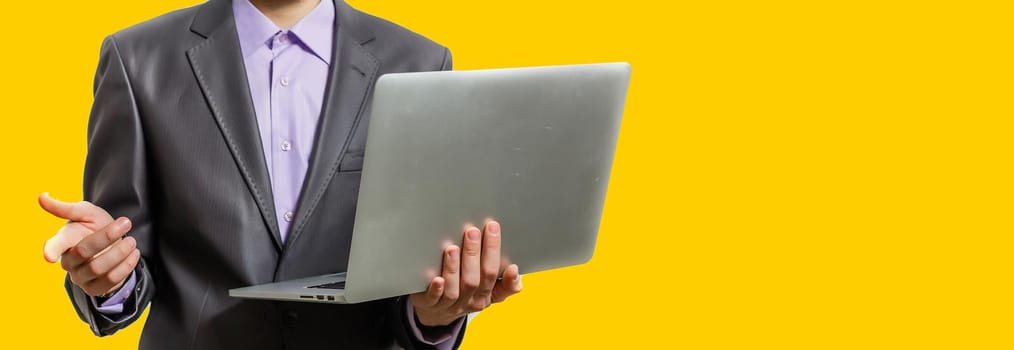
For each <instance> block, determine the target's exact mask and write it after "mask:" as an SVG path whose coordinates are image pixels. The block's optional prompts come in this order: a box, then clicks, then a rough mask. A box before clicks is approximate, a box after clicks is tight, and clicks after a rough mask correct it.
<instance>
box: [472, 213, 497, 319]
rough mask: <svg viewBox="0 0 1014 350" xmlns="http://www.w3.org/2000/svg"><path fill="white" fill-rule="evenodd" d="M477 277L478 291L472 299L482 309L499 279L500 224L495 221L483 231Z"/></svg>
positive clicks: (488, 223) (488, 224) (487, 224)
mask: <svg viewBox="0 0 1014 350" xmlns="http://www.w3.org/2000/svg"><path fill="white" fill-rule="evenodd" d="M479 277H480V281H479V289H478V290H476V291H475V295H474V296H473V297H472V298H473V299H474V300H473V302H479V301H480V300H481V302H482V304H483V305H482V307H485V306H486V305H485V304H486V303H487V302H488V300H489V297H490V293H491V292H492V291H493V286H494V285H495V284H496V279H497V277H500V223H498V222H496V221H490V222H487V223H486V227H485V228H484V229H483V233H482V256H481V258H480V275H479ZM474 306H478V305H474Z"/></svg>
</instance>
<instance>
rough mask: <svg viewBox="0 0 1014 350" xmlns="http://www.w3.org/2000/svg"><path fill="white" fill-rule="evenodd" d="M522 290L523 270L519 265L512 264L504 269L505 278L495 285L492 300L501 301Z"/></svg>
mask: <svg viewBox="0 0 1014 350" xmlns="http://www.w3.org/2000/svg"><path fill="white" fill-rule="evenodd" d="M520 292H521V271H520V270H518V265H515V264H511V265H510V266H507V268H506V269H504V271H503V279H501V280H500V281H499V282H497V284H496V286H495V287H493V295H492V301H493V302H494V303H499V302H501V301H504V300H506V299H507V297H509V296H511V295H514V294H517V293H520Z"/></svg>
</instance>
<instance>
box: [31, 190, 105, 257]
mask: <svg viewBox="0 0 1014 350" xmlns="http://www.w3.org/2000/svg"><path fill="white" fill-rule="evenodd" d="M39 206H40V207H42V209H44V210H45V211H46V212H48V213H50V214H53V215H54V216H56V217H59V218H61V219H65V220H68V221H69V222H68V223H67V224H66V225H64V227H63V228H62V229H60V231H57V233H56V235H53V237H51V238H50V239H49V240H47V241H46V244H45V245H44V246H43V248H42V256H43V257H44V258H45V259H46V261H48V262H51V263H52V262H56V261H57V260H58V259H59V257H60V255H61V254H63V253H64V252H66V251H67V249H70V247H73V246H74V245H76V244H77V243H78V242H79V241H80V240H81V239H82V238H84V236H87V235H88V234H89V233H91V232H92V231H93V230H95V229H96V228H97V227H100V226H105V225H106V223H108V222H111V221H113V218H112V217H110V216H109V213H107V212H106V211H105V210H103V209H102V208H99V207H97V206H95V205H94V204H91V203H89V202H77V203H68V202H64V201H60V200H57V199H54V198H52V197H50V196H49V194H48V193H43V194H41V195H39Z"/></svg>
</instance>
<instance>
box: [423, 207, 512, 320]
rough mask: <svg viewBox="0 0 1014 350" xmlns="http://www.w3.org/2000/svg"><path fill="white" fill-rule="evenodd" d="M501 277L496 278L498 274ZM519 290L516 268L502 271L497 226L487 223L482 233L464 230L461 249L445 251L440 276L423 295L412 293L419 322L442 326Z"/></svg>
mask: <svg viewBox="0 0 1014 350" xmlns="http://www.w3.org/2000/svg"><path fill="white" fill-rule="evenodd" d="M501 271H502V272H503V278H502V279H498V277H499V276H500V272H501ZM520 291H521V274H520V272H519V271H518V265H516V264H511V265H509V266H507V267H505V268H503V269H502V270H501V266H500V223H498V222H496V221H489V222H487V223H486V225H485V227H484V228H483V230H482V232H479V229H478V228H476V227H475V226H470V227H468V228H466V229H465V233H464V235H463V237H462V239H461V247H460V248H459V247H458V246H457V245H450V246H448V247H447V248H444V253H443V267H442V271H441V274H440V276H437V277H434V278H433V280H432V281H430V284H429V287H428V289H427V290H426V291H424V292H419V293H416V294H412V295H411V296H410V297H409V300H410V301H411V302H412V306H413V307H415V314H416V317H418V318H419V323H422V324H423V325H425V326H431V327H432V326H444V325H448V324H450V323H452V322H454V321H455V320H457V319H458V318H461V317H462V316H464V315H466V314H468V313H470V312H477V311H482V310H483V309H485V308H487V307H489V306H490V304H492V303H498V302H501V301H504V300H505V299H507V297H509V296H511V295H514V294H517V293H518V292H520Z"/></svg>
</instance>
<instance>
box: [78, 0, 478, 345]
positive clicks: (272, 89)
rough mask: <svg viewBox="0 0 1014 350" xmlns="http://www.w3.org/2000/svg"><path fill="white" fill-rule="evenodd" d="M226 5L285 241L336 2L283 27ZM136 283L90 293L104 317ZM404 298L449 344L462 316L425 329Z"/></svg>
mask: <svg viewBox="0 0 1014 350" xmlns="http://www.w3.org/2000/svg"><path fill="white" fill-rule="evenodd" d="M232 11H233V17H234V18H235V21H236V32H237V33H238V35H239V45H240V50H242V54H243V63H244V64H245V66H246V75H247V82H248V83H249V86H250V97H251V98H252V100H253V105H254V112H255V113H256V114H257V125H258V129H259V131H260V137H261V147H262V149H263V150H264V158H265V160H266V161H267V165H268V175H269V177H270V179H271V190H272V193H273V194H274V203H275V217H276V218H277V219H278V229H279V232H280V233H281V235H282V241H284V240H285V238H286V235H287V233H288V231H289V226H290V224H291V223H292V220H293V218H295V210H296V209H295V208H296V203H297V202H298V201H299V193H300V190H301V189H302V187H303V178H304V177H305V175H306V170H307V169H308V168H309V165H310V163H309V160H310V154H311V151H313V138H314V135H315V134H316V131H317V130H316V129H317V120H318V119H319V118H320V110H321V106H322V105H323V102H324V88H325V86H326V85H327V76H328V67H329V66H330V64H331V52H332V50H331V49H332V45H334V40H333V39H334V38H333V36H334V32H333V28H334V21H335V9H334V3H332V2H331V1H321V2H320V3H319V4H318V5H317V7H316V8H314V9H313V11H311V12H310V13H309V14H307V15H306V16H305V17H303V18H302V19H301V20H300V21H299V22H298V23H296V24H295V25H294V26H292V28H289V29H288V30H283V29H280V28H278V26H276V25H275V24H274V23H273V22H271V20H270V19H268V18H267V17H266V16H264V14H263V13H261V12H260V10H258V9H257V8H256V7H254V5H253V4H251V3H250V1H249V0H236V1H233V2H232ZM135 284H136V280H135V276H134V275H133V274H131V276H130V278H129V279H128V280H127V282H126V283H124V285H123V287H122V288H120V290H119V291H117V292H116V293H114V294H113V295H112V296H110V297H109V299H107V300H105V301H104V302H102V303H101V305H99V303H97V302H96V300H94V299H93V300H92V301H93V303H94V304H95V305H98V306H97V307H96V310H98V311H99V312H101V313H103V314H105V315H107V316H116V315H117V314H119V313H121V312H123V303H124V301H126V299H127V298H129V297H130V293H131V292H132V290H133V289H134V286H135ZM406 304H407V310H406V315H407V317H408V322H409V324H410V325H411V328H412V332H413V334H414V335H415V337H416V338H417V339H418V340H420V341H422V342H423V343H426V344H430V345H436V346H437V348H438V349H450V348H451V347H452V346H454V342H455V339H456V338H457V335H458V333H459V332H461V327H462V324H463V323H464V320H463V319H462V320H459V321H457V322H455V323H454V324H452V325H451V326H449V327H441V328H437V329H431V330H430V331H428V332H425V333H426V334H423V333H424V332H423V331H422V329H421V328H420V327H419V326H418V325H417V323H416V321H415V309H414V308H413V307H412V305H411V303H406Z"/></svg>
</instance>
